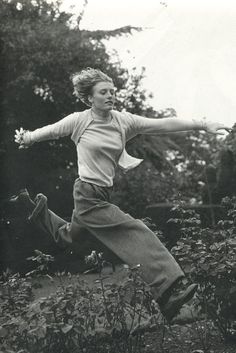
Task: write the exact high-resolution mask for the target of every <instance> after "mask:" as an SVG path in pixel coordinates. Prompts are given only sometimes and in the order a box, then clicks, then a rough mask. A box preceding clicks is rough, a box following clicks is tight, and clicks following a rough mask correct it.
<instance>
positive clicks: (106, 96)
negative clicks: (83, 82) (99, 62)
mask: <svg viewBox="0 0 236 353" xmlns="http://www.w3.org/2000/svg"><path fill="white" fill-rule="evenodd" d="M89 101H90V103H91V105H92V107H94V108H96V109H99V110H103V111H109V110H112V109H113V105H114V102H115V87H114V85H113V83H111V82H105V81H104V82H98V83H97V84H96V85H95V86H93V90H92V95H91V96H89Z"/></svg>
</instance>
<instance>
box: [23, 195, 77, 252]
mask: <svg viewBox="0 0 236 353" xmlns="http://www.w3.org/2000/svg"><path fill="white" fill-rule="evenodd" d="M35 203H36V207H35V209H34V210H33V212H32V213H31V215H30V216H29V218H28V219H29V221H30V222H32V223H33V224H34V225H35V226H36V227H39V228H40V229H42V230H43V231H44V232H46V233H47V234H48V235H50V236H51V237H52V238H53V239H54V241H55V242H56V243H57V244H58V245H59V246H60V247H63V248H65V247H68V246H70V245H71V244H72V242H73V240H74V239H75V238H76V240H77V241H78V238H79V234H82V233H83V231H84V228H83V227H82V226H81V225H79V224H72V223H71V222H67V221H65V220H64V219H63V218H61V217H59V216H57V215H56V214H55V213H54V212H52V211H51V210H49V209H48V205H47V197H46V196H45V195H43V194H38V195H37V196H36V198H35Z"/></svg>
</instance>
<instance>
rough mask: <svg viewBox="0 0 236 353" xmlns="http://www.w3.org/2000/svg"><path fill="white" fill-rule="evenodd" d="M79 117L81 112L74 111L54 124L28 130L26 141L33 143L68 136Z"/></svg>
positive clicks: (26, 142)
mask: <svg viewBox="0 0 236 353" xmlns="http://www.w3.org/2000/svg"><path fill="white" fill-rule="evenodd" d="M78 117H79V113H72V114H70V115H67V116H66V117H65V118H63V119H61V120H59V121H58V122H56V123H54V124H50V125H46V126H43V127H41V128H39V129H36V130H34V131H27V132H26V134H25V136H24V142H25V144H32V143H34V142H40V141H46V140H54V139H58V138H59V137H63V136H68V135H70V134H71V133H72V131H73V129H74V126H75V123H76V121H77V119H78Z"/></svg>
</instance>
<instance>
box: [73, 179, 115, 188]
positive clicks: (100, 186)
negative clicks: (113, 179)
mask: <svg viewBox="0 0 236 353" xmlns="http://www.w3.org/2000/svg"><path fill="white" fill-rule="evenodd" d="M77 182H81V183H86V184H89V185H93V186H96V187H97V188H102V189H108V190H111V191H112V190H113V188H114V185H112V186H102V185H98V184H94V183H90V182H89V181H85V180H82V179H81V178H80V177H78V178H76V179H75V183H77Z"/></svg>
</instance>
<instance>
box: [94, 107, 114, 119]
mask: <svg viewBox="0 0 236 353" xmlns="http://www.w3.org/2000/svg"><path fill="white" fill-rule="evenodd" d="M91 111H92V115H93V116H96V118H97V119H108V118H109V117H110V111H109V110H108V111H107V110H100V109H97V108H95V107H92V108H91Z"/></svg>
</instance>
